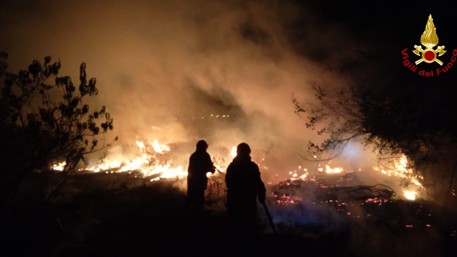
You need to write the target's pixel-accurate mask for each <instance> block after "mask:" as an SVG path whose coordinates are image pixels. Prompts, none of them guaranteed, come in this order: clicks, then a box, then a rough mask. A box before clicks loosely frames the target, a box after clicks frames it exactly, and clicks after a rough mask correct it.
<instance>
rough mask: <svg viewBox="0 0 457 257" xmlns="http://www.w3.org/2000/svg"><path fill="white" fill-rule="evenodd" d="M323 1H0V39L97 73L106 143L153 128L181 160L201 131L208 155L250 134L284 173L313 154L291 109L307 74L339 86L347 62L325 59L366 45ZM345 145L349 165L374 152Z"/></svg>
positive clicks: (260, 155) (129, 143) (17, 57)
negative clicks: (108, 123)
mask: <svg viewBox="0 0 457 257" xmlns="http://www.w3.org/2000/svg"><path fill="white" fill-rule="evenodd" d="M326 8H328V6H326V5H325V4H324V5H322V6H321V5H318V4H317V2H314V1H310V2H309V3H306V4H305V3H301V2H298V1H249V2H246V1H210V2H208V1H203V0H193V1H179V0H172V1H128V2H125V1H119V0H114V1H72V0H71V1H65V2H61V1H3V3H2V8H1V9H0V34H1V35H2V40H0V49H1V50H3V51H6V52H8V53H9V62H10V68H11V70H15V69H18V68H19V67H26V65H28V64H29V63H30V62H31V61H32V60H34V59H38V60H41V59H42V58H43V57H44V56H47V55H50V56H52V57H53V58H54V59H60V61H61V62H62V70H61V74H66V75H67V74H68V75H70V76H72V77H73V78H74V79H76V78H77V76H78V73H77V71H78V68H79V65H80V63H81V62H85V63H86V64H87V69H88V70H87V71H88V76H89V77H95V78H97V81H98V83H97V86H98V88H99V91H100V94H99V95H98V96H97V102H96V103H94V104H95V105H106V106H107V109H108V111H109V112H110V113H111V114H112V116H113V117H114V121H115V124H114V126H115V127H114V132H113V133H111V136H112V137H114V136H118V137H119V139H120V140H119V142H118V143H116V145H115V147H114V148H113V149H112V154H128V153H130V151H131V148H132V147H135V145H134V141H135V140H136V139H146V140H150V141H152V140H153V139H157V140H159V141H160V142H162V143H167V144H168V143H173V144H175V145H176V146H177V148H178V149H179V152H180V153H182V154H180V155H178V156H176V158H177V159H178V160H177V161H178V162H181V163H185V162H186V161H187V158H188V155H189V154H190V153H191V152H192V151H193V150H194V147H195V143H196V142H197V140H199V139H201V138H205V139H206V140H207V141H208V143H209V145H210V147H209V149H208V151H209V152H210V153H211V154H212V155H217V153H222V152H223V153H229V152H230V149H231V147H233V146H236V145H237V144H238V143H240V142H247V143H249V144H250V145H251V148H252V149H253V157H254V159H255V160H256V161H257V162H261V161H262V160H263V159H265V160H266V162H267V161H268V163H265V164H264V166H265V167H266V166H268V170H266V169H264V170H263V171H262V172H263V176H264V177H265V178H266V179H274V178H283V177H284V176H285V177H287V176H288V172H289V171H290V170H291V169H294V168H295V167H297V166H298V165H302V166H309V167H311V168H313V167H314V166H315V164H312V163H311V164H310V163H308V162H306V161H304V160H303V158H302V157H301V156H300V154H301V153H302V152H303V151H305V150H306V144H307V142H308V141H309V140H313V139H316V134H315V133H314V132H313V131H308V130H306V129H305V126H304V121H303V120H302V119H300V118H299V117H298V116H297V115H296V114H295V113H294V109H293V105H292V101H291V99H292V95H295V96H297V97H298V98H300V99H301V100H312V99H313V95H312V91H311V90H310V89H311V85H313V84H320V85H325V87H327V88H332V87H341V86H345V85H346V84H347V83H348V77H347V74H342V73H339V72H333V71H334V70H332V67H331V65H329V64H332V63H333V64H335V65H337V66H338V65H339V64H340V63H341V60H342V59H344V60H346V61H347V62H348V63H350V61H351V60H352V59H354V58H356V57H357V56H358V55H359V54H360V53H358V52H357V51H356V50H360V51H361V50H364V49H366V48H367V46H366V45H364V43H363V42H361V41H357V40H355V39H353V38H352V37H351V35H352V34H351V33H349V32H350V28H349V27H348V25H344V24H340V23H338V22H332V21H330V20H328V21H327V20H326V19H325V17H323V16H320V15H322V10H324V9H326ZM342 46H344V47H342ZM349 56H350V57H351V58H347V59H345V58H346V57H349ZM350 148H351V149H349V150H348V152H347V153H346V152H345V154H343V155H342V158H341V159H342V160H344V163H343V164H344V165H346V166H347V169H349V170H351V169H357V168H360V166H361V165H367V164H368V163H371V162H372V160H373V157H372V156H371V153H369V152H368V151H365V150H364V149H362V148H361V147H359V146H356V145H354V146H353V147H350ZM227 161H228V160H227ZM335 165H337V164H336V163H335ZM370 165H371V164H369V165H367V166H370Z"/></svg>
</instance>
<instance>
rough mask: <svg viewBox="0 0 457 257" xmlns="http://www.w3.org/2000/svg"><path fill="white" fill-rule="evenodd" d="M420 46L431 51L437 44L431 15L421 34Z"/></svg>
mask: <svg viewBox="0 0 457 257" xmlns="http://www.w3.org/2000/svg"><path fill="white" fill-rule="evenodd" d="M421 44H422V45H424V46H425V47H426V48H428V49H431V48H433V47H434V46H436V45H437V44H438V35H437V34H436V28H435V24H434V23H433V18H432V15H431V14H430V15H429V16H428V20H427V24H426V25H425V30H424V32H423V33H422V36H421Z"/></svg>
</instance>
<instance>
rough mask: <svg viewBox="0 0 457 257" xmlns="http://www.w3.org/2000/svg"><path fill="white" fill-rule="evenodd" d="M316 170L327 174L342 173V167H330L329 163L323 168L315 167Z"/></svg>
mask: <svg viewBox="0 0 457 257" xmlns="http://www.w3.org/2000/svg"><path fill="white" fill-rule="evenodd" d="M317 170H318V171H320V172H324V171H325V173H327V174H339V173H342V172H343V171H344V169H343V168H342V167H334V168H332V167H330V165H329V164H326V165H325V169H324V168H322V167H320V168H318V169H317Z"/></svg>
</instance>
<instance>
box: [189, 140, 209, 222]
mask: <svg viewBox="0 0 457 257" xmlns="http://www.w3.org/2000/svg"><path fill="white" fill-rule="evenodd" d="M207 149H208V144H207V143H206V141H205V140H200V141H198V142H197V148H196V150H195V152H194V153H192V155H191V156H190V158H189V167H188V169H187V172H188V174H187V197H188V202H189V205H190V206H189V207H190V211H191V216H192V217H193V218H195V217H196V215H197V216H198V215H200V214H201V212H203V209H204V205H205V190H206V186H207V184H208V178H207V177H206V173H207V172H211V173H214V172H215V167H214V165H213V162H212V161H211V156H210V155H209V154H208V152H206V150H207Z"/></svg>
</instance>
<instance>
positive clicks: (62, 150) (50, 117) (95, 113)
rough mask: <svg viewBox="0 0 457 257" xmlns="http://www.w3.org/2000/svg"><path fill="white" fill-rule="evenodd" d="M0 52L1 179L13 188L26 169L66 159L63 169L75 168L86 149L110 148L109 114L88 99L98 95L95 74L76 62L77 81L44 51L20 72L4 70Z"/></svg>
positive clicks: (39, 168) (4, 58) (4, 60)
mask: <svg viewBox="0 0 457 257" xmlns="http://www.w3.org/2000/svg"><path fill="white" fill-rule="evenodd" d="M7 57H8V55H7V54H6V53H1V54H0V83H1V84H0V85H1V89H2V91H1V96H0V97H1V104H0V114H1V116H0V117H1V120H0V122H1V124H0V126H1V127H0V130H1V135H2V148H3V149H2V152H3V154H2V155H3V156H2V157H3V158H2V159H3V161H2V162H1V164H0V165H1V166H2V169H1V172H2V174H1V178H2V182H3V183H2V184H3V185H5V187H4V190H6V189H5V188H9V191H14V190H16V189H17V187H18V186H19V185H20V183H21V181H22V180H23V179H24V178H25V177H26V176H27V175H28V174H30V173H31V172H35V171H45V170H49V168H50V166H51V165H52V164H55V163H62V162H65V165H64V172H65V173H69V172H73V171H75V169H76V167H77V165H78V163H80V162H81V161H82V160H84V157H85V156H86V155H87V154H90V153H93V152H95V151H100V150H103V149H105V148H107V147H109V145H110V144H109V143H108V142H105V135H106V134H107V133H108V132H109V131H110V130H112V129H113V118H112V117H111V115H110V114H109V113H108V112H107V110H106V108H105V106H102V107H101V108H100V109H98V110H92V109H91V108H90V106H89V103H88V102H89V100H90V99H91V98H93V97H94V96H96V95H97V94H98V89H97V87H96V79H95V78H91V79H88V78H87V74H86V64H85V63H82V64H81V66H80V77H79V79H80V83H79V85H74V84H73V81H72V79H71V77H69V76H59V71H60V68H61V63H60V61H54V62H52V60H51V57H49V56H47V57H45V58H44V61H43V62H40V61H38V60H35V61H33V62H32V63H31V64H30V65H29V66H28V68H27V69H24V70H20V71H19V72H10V71H9V70H8V65H7Z"/></svg>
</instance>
